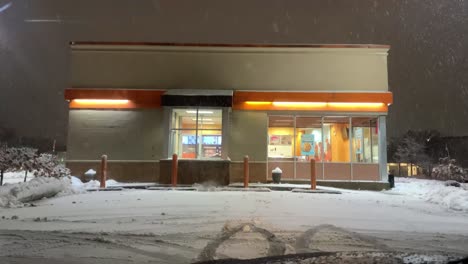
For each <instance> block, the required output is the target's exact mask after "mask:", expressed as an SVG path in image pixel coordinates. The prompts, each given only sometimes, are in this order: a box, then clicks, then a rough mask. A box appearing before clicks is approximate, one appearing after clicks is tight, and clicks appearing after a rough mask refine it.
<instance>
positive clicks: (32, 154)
mask: <svg viewBox="0 0 468 264" xmlns="http://www.w3.org/2000/svg"><path fill="white" fill-rule="evenodd" d="M19 170H24V171H25V176H24V181H26V179H27V173H28V172H34V175H35V176H44V177H56V178H58V177H62V176H69V175H70V170H69V169H68V168H66V167H65V166H64V165H63V164H60V162H59V160H58V158H57V156H56V155H53V154H47V153H42V154H40V155H39V154H38V151H37V149H34V148H27V147H20V148H11V147H8V146H7V145H6V144H0V176H1V178H0V185H3V174H4V172H7V171H19Z"/></svg>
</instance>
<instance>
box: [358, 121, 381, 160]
mask: <svg viewBox="0 0 468 264" xmlns="http://www.w3.org/2000/svg"><path fill="white" fill-rule="evenodd" d="M352 127H353V133H352V138H353V139H352V155H351V157H352V161H353V162H356V163H378V162H379V157H378V153H379V144H378V130H377V119H376V118H369V117H353V118H352Z"/></svg>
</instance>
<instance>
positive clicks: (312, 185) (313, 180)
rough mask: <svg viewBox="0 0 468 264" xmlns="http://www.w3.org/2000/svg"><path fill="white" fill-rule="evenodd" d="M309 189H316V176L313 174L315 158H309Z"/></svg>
mask: <svg viewBox="0 0 468 264" xmlns="http://www.w3.org/2000/svg"><path fill="white" fill-rule="evenodd" d="M310 189H311V190H315V189H317V176H316V174H315V159H311V160H310Z"/></svg>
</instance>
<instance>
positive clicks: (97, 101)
mask: <svg viewBox="0 0 468 264" xmlns="http://www.w3.org/2000/svg"><path fill="white" fill-rule="evenodd" d="M73 101H74V102H76V103H79V104H89V105H94V104H99V105H116V104H128V102H129V100H120V99H74V100H73Z"/></svg>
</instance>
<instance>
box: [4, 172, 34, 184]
mask: <svg viewBox="0 0 468 264" xmlns="http://www.w3.org/2000/svg"><path fill="white" fill-rule="evenodd" d="M24 173H25V172H24V171H14V172H5V173H4V174H3V184H7V183H9V184H11V183H19V182H24ZM33 178H34V175H33V174H32V173H31V172H28V177H27V178H26V181H29V180H31V179H33Z"/></svg>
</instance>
